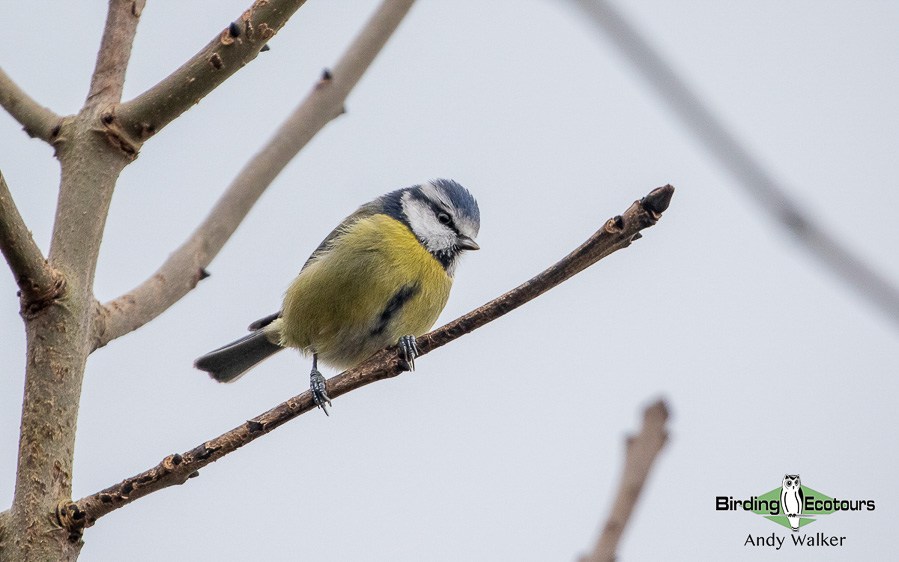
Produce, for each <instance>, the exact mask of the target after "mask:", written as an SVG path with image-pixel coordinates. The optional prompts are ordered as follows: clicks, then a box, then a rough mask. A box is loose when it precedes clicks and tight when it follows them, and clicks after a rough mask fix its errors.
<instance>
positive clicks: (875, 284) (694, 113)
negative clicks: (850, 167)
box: [573, 0, 899, 323]
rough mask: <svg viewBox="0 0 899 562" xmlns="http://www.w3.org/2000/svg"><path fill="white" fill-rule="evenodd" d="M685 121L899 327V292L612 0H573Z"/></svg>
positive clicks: (768, 207)
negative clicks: (817, 216) (770, 167)
mask: <svg viewBox="0 0 899 562" xmlns="http://www.w3.org/2000/svg"><path fill="white" fill-rule="evenodd" d="M573 1H574V2H575V3H576V4H578V5H579V6H581V7H582V8H583V10H584V12H585V13H586V14H587V15H589V16H590V17H591V18H592V20H593V21H594V22H595V23H596V25H597V27H599V28H600V29H601V30H602V31H603V32H604V33H605V34H606V36H608V37H609V38H610V39H611V40H612V42H613V43H614V44H615V46H616V47H618V49H619V50H620V52H621V53H622V54H623V55H624V56H625V58H627V59H628V60H629V61H630V62H631V63H632V64H633V65H634V67H635V68H636V69H637V70H638V71H639V72H640V73H641V74H643V77H644V78H645V79H646V80H647V81H648V82H649V83H650V84H651V85H652V86H653V87H654V88H655V90H656V92H657V93H658V94H659V96H661V98H662V99H663V100H664V101H665V102H666V103H667V104H668V106H669V107H670V108H671V109H672V110H673V111H674V113H675V114H676V115H677V116H678V117H680V118H681V121H683V123H684V124H685V125H686V126H687V128H688V129H689V130H690V131H691V132H692V133H693V134H694V135H695V136H696V137H697V138H698V139H699V140H700V141H701V142H702V143H703V144H705V147H706V150H708V151H709V152H710V153H711V154H712V155H714V156H715V157H716V158H717V159H718V161H719V162H721V164H723V165H724V167H725V168H726V169H727V170H728V171H730V173H731V175H732V176H733V177H734V178H735V179H736V180H737V182H738V183H739V184H740V185H742V186H743V188H744V189H745V190H746V191H747V192H748V193H749V194H750V195H751V196H752V197H753V198H755V200H756V202H757V203H758V204H759V205H761V207H762V209H763V210H765V211H766V212H767V213H768V214H769V215H771V217H773V218H774V219H775V220H776V221H777V223H778V224H780V225H781V226H782V227H784V228H785V229H786V230H787V232H789V233H790V234H792V235H793V236H794V237H795V238H796V239H797V240H799V242H800V243H801V244H802V245H803V246H804V247H805V248H806V249H807V250H808V251H809V252H811V253H812V255H813V256H815V258H817V259H818V260H819V261H820V262H822V263H823V264H824V265H825V266H826V267H827V269H829V270H830V272H831V273H833V274H834V275H836V276H837V277H839V278H841V279H842V280H843V281H844V282H846V283H847V284H848V285H849V286H850V287H852V288H853V289H855V290H856V291H857V292H858V293H860V294H861V295H862V296H863V297H865V298H866V299H867V300H868V301H870V302H871V303H872V304H873V305H874V306H875V307H876V308H878V309H879V310H881V311H883V312H884V313H886V314H887V316H889V317H890V318H891V319H892V320H893V321H894V322H896V323H899V289H897V288H896V286H895V285H894V284H892V283H891V282H890V281H888V280H887V279H886V278H884V277H883V276H881V275H880V274H879V273H878V272H876V271H875V270H874V269H872V268H871V267H870V266H869V265H868V264H866V263H865V262H863V261H862V260H861V259H860V258H858V257H857V256H856V255H855V254H854V253H853V252H852V251H851V250H849V249H848V248H847V247H845V246H844V245H843V244H841V243H840V239H839V237H838V236H835V235H834V234H831V233H830V232H828V231H827V229H825V228H824V227H823V226H822V225H821V224H820V223H818V222H816V221H815V220H813V219H812V218H811V217H810V216H809V215H808V214H807V213H806V212H805V210H804V208H803V205H802V204H801V203H798V202H797V201H796V200H795V199H793V198H791V197H790V196H789V195H788V194H787V190H786V189H785V188H784V187H783V185H782V184H781V183H780V182H778V181H777V180H776V179H775V178H774V177H773V175H772V174H770V173H769V172H768V171H767V170H766V169H765V167H764V166H763V165H762V164H761V163H760V161H759V160H758V159H757V158H756V157H755V156H753V154H752V153H751V152H750V151H749V149H748V148H747V147H746V146H744V145H743V144H742V143H741V142H740V141H739V140H738V139H737V138H736V136H734V135H733V134H732V133H731V132H730V131H728V129H727V127H725V126H724V124H723V123H722V122H721V120H720V119H718V118H717V117H716V116H715V115H714V114H713V113H712V111H711V110H709V109H708V107H706V105H705V104H703V103H702V101H701V100H700V99H699V96H698V95H696V93H694V92H693V91H692V90H690V88H689V87H688V86H687V84H686V83H685V82H684V81H683V80H682V79H681V78H680V77H679V76H678V75H677V73H675V71H674V70H672V68H671V65H670V64H668V62H667V61H665V60H664V59H663V58H662V56H661V55H660V54H659V53H658V52H657V51H656V50H655V49H653V47H652V46H651V45H650V44H649V42H648V41H647V40H646V39H645V38H644V37H642V36H641V35H640V33H639V32H638V31H637V30H636V29H635V28H634V27H633V26H632V25H631V24H630V23H629V22H628V21H627V20H626V19H625V18H624V16H622V15H621V14H620V13H618V12H617V11H616V10H615V9H613V7H612V6H611V4H610V3H609V2H607V1H606V0H573Z"/></svg>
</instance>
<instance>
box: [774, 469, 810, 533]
mask: <svg viewBox="0 0 899 562" xmlns="http://www.w3.org/2000/svg"><path fill="white" fill-rule="evenodd" d="M803 501H804V497H803V495H802V482H800V481H799V475H798V474H785V475H784V481H783V488H782V489H781V491H780V510H781V511H782V512H783V514H784V515H786V516H787V520H788V521H789V522H790V528H791V529H793V531H794V532H796V531H798V530H799V520H800V517H799V516H800V515H802V504H803Z"/></svg>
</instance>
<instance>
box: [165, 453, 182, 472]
mask: <svg viewBox="0 0 899 562" xmlns="http://www.w3.org/2000/svg"><path fill="white" fill-rule="evenodd" d="M182 460H183V459H182V458H181V455H179V454H178V453H175V454H174V455H169V456H167V457H166V458H164V459H162V468H163V470H164V471H165V472H171V471H173V470H175V467H176V466H178V465H179V464H181V461H182Z"/></svg>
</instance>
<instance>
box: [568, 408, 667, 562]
mask: <svg viewBox="0 0 899 562" xmlns="http://www.w3.org/2000/svg"><path fill="white" fill-rule="evenodd" d="M667 420H668V407H667V406H666V405H665V401H664V400H659V401H657V402H655V403H654V404H652V405H651V406H649V407H648V408H646V410H644V412H643V427H642V428H641V429H640V433H639V434H637V435H636V436H630V437H628V439H627V456H626V458H625V461H624V473H623V474H622V475H621V485H620V486H619V487H618V496H617V497H616V498H615V505H614V506H613V507H612V512H611V513H610V514H609V518H608V520H607V521H606V525H605V527H604V528H603V530H602V534H601V535H600V537H599V540H598V541H597V543H596V546H595V547H594V548H593V552H591V553H590V554H588V555H586V556H583V557H582V558H581V560H580V562H615V552H616V551H617V550H618V542H619V541H620V540H621V534H622V533H623V532H624V528H625V527H626V526H627V522H628V519H630V516H631V513H632V512H633V511H634V505H635V504H636V503H637V498H639V497H640V491H641V490H642V489H643V484H644V483H645V482H646V477H647V476H649V470H650V469H651V468H652V463H653V462H654V461H655V459H656V456H657V455H658V454H659V451H661V450H662V447H664V446H665V441H666V440H667V439H668V432H667V431H666V430H665V422H666V421H667Z"/></svg>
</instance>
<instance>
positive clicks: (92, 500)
mask: <svg viewBox="0 0 899 562" xmlns="http://www.w3.org/2000/svg"><path fill="white" fill-rule="evenodd" d="M673 194H674V188H673V187H671V186H670V185H666V186H664V187H660V188H657V189H654V190H653V191H652V192H651V193H650V194H649V195H647V196H646V197H644V198H643V199H641V200H640V201H636V202H635V203H634V204H633V205H631V206H630V208H628V210H627V211H625V212H624V214H622V215H619V216H617V217H615V218H613V219H610V220H609V221H607V222H606V224H605V225H603V227H602V228H601V229H600V230H599V231H598V232H596V234H594V235H593V236H591V237H590V239H589V240H587V241H586V242H585V243H584V244H582V245H581V246H580V247H579V248H577V249H576V250H574V251H573V252H572V253H570V254H569V255H567V256H566V257H564V258H563V259H562V260H561V261H559V262H558V263H556V264H555V265H553V266H552V267H550V268H549V269H547V270H545V271H544V272H542V273H540V274H539V275H537V276H536V277H534V278H533V279H531V280H530V281H528V282H527V283H524V284H523V285H520V286H519V287H517V288H515V289H513V290H511V291H509V292H508V293H506V294H504V295H502V296H501V297H499V298H497V299H494V300H493V301H491V302H489V303H487V304H485V305H484V306H482V307H480V308H478V309H476V310H474V311H472V312H470V313H468V314H466V315H465V316H463V317H461V318H459V319H457V320H454V321H453V322H450V323H449V324H447V325H445V326H443V327H441V328H438V329H437V330H434V331H433V332H431V333H429V334H425V335H424V336H422V337H420V338H418V340H417V343H418V348H419V351H420V352H421V354H422V355H424V354H426V353H428V352H430V351H432V350H434V349H436V348H438V347H440V346H443V345H446V344H447V343H449V342H451V341H453V340H454V339H456V338H459V337H461V336H463V335H465V334H467V333H469V332H471V331H473V330H475V329H477V328H479V327H481V326H483V325H485V324H487V323H488V322H491V321H493V320H495V319H497V318H499V317H500V316H502V315H504V314H506V313H507V312H510V311H512V310H514V309H515V308H518V307H519V306H521V305H523V304H524V303H526V302H528V301H530V300H531V299H534V298H536V297H537V296H539V295H541V294H543V293H545V292H546V291H548V290H550V289H551V288H553V287H555V286H557V285H558V284H560V283H562V282H563V281H565V280H567V279H569V278H570V277H572V276H573V275H575V274H576V273H578V272H580V271H583V270H584V269H586V268H587V267H589V266H590V265H592V264H594V263H596V262H597V261H599V260H600V259H602V258H604V257H605V256H608V255H609V254H611V253H612V252H615V251H616V250H620V249H622V248H626V247H628V246H629V245H630V244H631V241H633V240H635V239H637V238H639V237H640V236H641V235H640V231H641V230H643V229H645V228H648V227H650V226H652V225H654V224H655V223H656V222H657V221H658V220H659V218H660V217H661V214H662V212H663V211H665V209H667V208H668V204H669V202H670V201H671V196H672V195H673ZM404 365H405V361H403V360H402V359H401V358H400V355H399V354H398V352H397V348H396V347H393V348H388V349H385V350H383V351H381V352H379V353H377V354H375V355H374V356H373V357H371V358H370V359H368V360H367V361H365V362H363V363H362V364H360V365H358V366H356V367H354V368H352V369H350V370H348V371H344V372H343V373H341V374H339V375H337V376H335V377H333V378H331V379H329V380H328V382H327V385H328V386H327V390H328V395H329V396H330V397H331V398H332V400H333V399H336V398H338V397H339V396H342V395H344V394H346V393H348V392H350V391H352V390H355V389H358V388H361V387H363V386H365V385H368V384H371V383H373V382H376V381H379V380H383V379H386V378H390V377H395V376H397V375H399V374H400V373H401V372H402V371H403V370H404V369H405V366H404ZM314 409H315V403H314V402H313V400H312V395H311V393H310V392H309V391H306V392H304V393H303V394H300V395H299V396H295V397H293V398H291V399H290V400H288V401H287V402H284V403H282V404H280V405H278V406H276V407H274V408H272V409H271V410H269V411H268V412H265V413H264V414H262V415H260V416H257V417H255V418H253V419H252V420H249V421H247V422H246V423H243V424H241V425H240V426H238V427H236V428H234V429H232V430H231V431H229V432H227V433H225V434H223V435H221V436H219V437H216V438H215V439H212V440H211V441H207V442H206V443H203V444H202V445H199V446H198V447H195V448H193V449H191V450H190V451H187V452H185V453H182V454H175V455H169V456H168V457H166V458H165V459H163V461H162V462H160V463H159V465H157V466H155V467H153V468H151V469H150V470H147V471H146V472H143V473H141V474H138V475H136V476H132V477H131V478H127V479H125V480H124V481H122V482H120V483H119V484H116V485H114V486H111V487H109V488H106V489H105V490H102V491H100V492H98V493H96V494H93V495H91V496H87V497H85V498H82V499H80V500H78V501H77V502H63V503H62V504H60V505H59V507H58V509H57V517H58V519H59V521H60V524H61V525H63V526H64V527H65V528H66V529H68V530H69V531H72V532H77V531H78V530H80V529H82V528H84V527H89V526H91V525H93V524H94V523H95V522H96V521H97V519H99V518H100V517H103V516H104V515H106V514H107V513H110V512H112V511H114V510H116V509H118V508H120V507H122V506H124V505H127V504H129V503H131V502H133V501H134V500H136V499H138V498H141V497H143V496H146V495H148V494H151V493H153V492H156V491H158V490H162V489H163V488H167V487H169V486H173V485H176V484H183V483H184V482H186V481H187V479H188V478H190V477H192V476H195V475H196V474H197V471H198V470H200V469H201V468H203V467H204V466H206V465H208V464H209V463H212V462H215V461H217V460H218V459H220V458H222V457H223V456H225V455H227V454H228V453H231V452H233V451H235V450H237V449H238V448H240V447H242V446H244V445H246V444H247V443H249V442H250V441H253V440H254V439H256V438H257V437H260V436H262V435H265V434H266V433H269V432H270V431H273V430H274V429H275V428H277V427H279V426H281V425H283V424H284V423H286V422H288V421H290V420H292V419H294V418H296V417H297V416H299V415H301V414H304V413H306V412H308V411H310V410H314Z"/></svg>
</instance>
